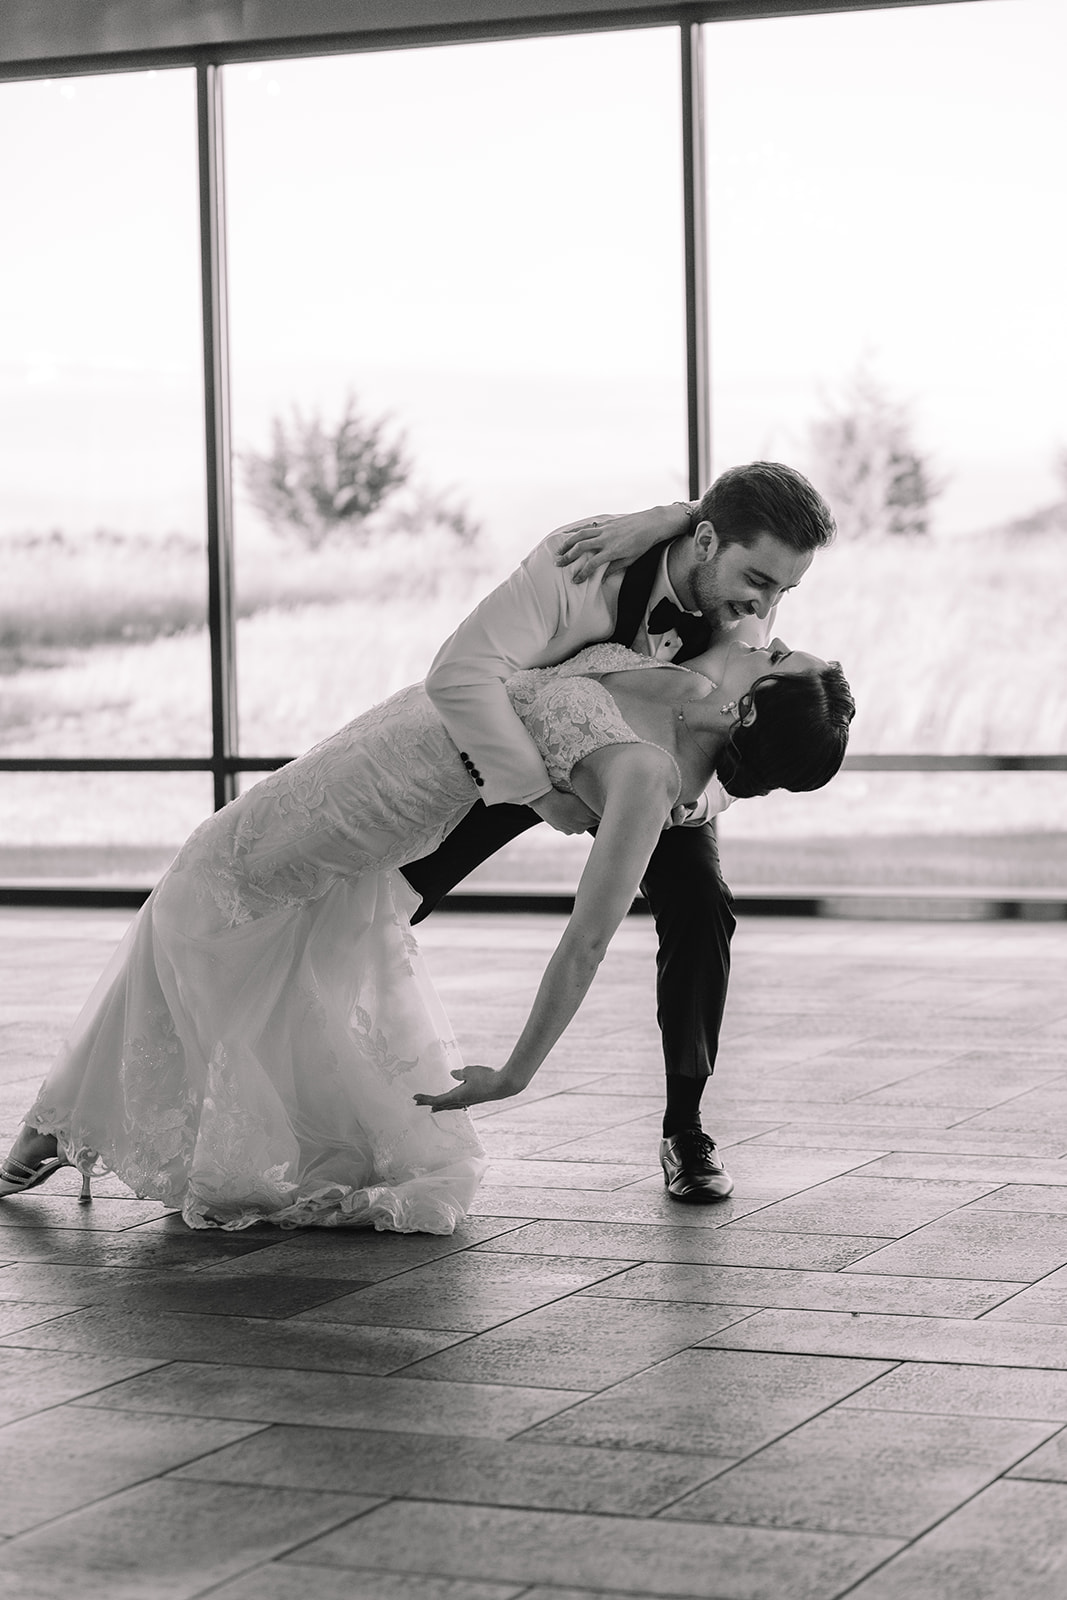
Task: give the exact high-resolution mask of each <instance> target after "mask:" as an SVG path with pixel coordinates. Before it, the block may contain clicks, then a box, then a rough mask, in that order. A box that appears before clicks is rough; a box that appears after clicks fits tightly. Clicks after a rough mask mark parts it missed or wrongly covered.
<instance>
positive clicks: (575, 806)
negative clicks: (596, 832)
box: [529, 789, 600, 833]
mask: <svg viewBox="0 0 1067 1600" xmlns="http://www.w3.org/2000/svg"><path fill="white" fill-rule="evenodd" d="M529 806H530V810H531V811H536V812H537V815H538V816H539V817H540V818H541V821H542V822H547V823H548V825H549V827H550V828H555V829H556V831H557V833H587V832H588V830H589V829H590V828H595V827H596V825H597V823H598V822H599V821H600V818H599V817H598V816H597V814H596V812H595V811H590V809H589V807H588V806H587V805H586V803H585V801H584V800H579V798H578V796H577V795H576V794H564V793H563V790H562V789H549V791H548V793H547V794H543V795H541V797H540V798H539V799H537V800H531V801H530V802H529Z"/></svg>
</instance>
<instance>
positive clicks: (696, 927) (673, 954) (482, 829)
mask: <svg viewBox="0 0 1067 1600" xmlns="http://www.w3.org/2000/svg"><path fill="white" fill-rule="evenodd" d="M540 820H541V819H540V818H539V817H538V815H537V813H536V812H535V811H531V810H530V808H529V807H528V806H512V805H500V806H484V805H483V804H482V803H481V801H480V800H479V801H478V802H477V804H476V805H475V806H474V807H473V809H472V810H471V811H469V812H468V813H467V815H466V816H465V817H464V819H463V821H462V822H461V823H460V824H459V826H458V827H456V828H454V829H453V830H452V832H451V833H450V834H449V835H448V838H447V839H446V840H445V841H444V843H443V844H441V845H439V846H438V848H437V849H436V850H435V851H434V853H433V855H431V856H424V857H423V859H422V860H421V861H413V862H411V863H410V864H409V865H408V866H406V867H402V868H401V871H402V872H403V874H404V876H405V878H406V879H407V880H408V882H409V883H410V884H411V887H412V888H413V889H414V890H415V891H416V893H417V894H420V895H421V896H422V905H421V906H420V907H419V909H418V911H416V913H415V915H414V917H413V918H412V921H413V922H421V921H422V919H423V917H425V916H428V915H429V913H430V912H431V911H432V910H433V909H434V907H435V906H436V905H437V903H438V901H439V900H441V899H442V898H443V897H444V896H445V895H446V894H447V893H448V892H449V890H450V889H454V888H455V886H456V884H457V883H460V882H461V881H462V880H463V879H464V878H465V877H466V876H467V874H468V873H469V872H473V871H474V868H475V867H477V866H480V865H481V863H482V862H483V861H487V860H488V859H489V857H490V856H491V855H494V854H495V853H496V851H497V850H499V849H500V848H501V847H502V846H503V845H505V844H507V843H508V841H509V840H511V839H514V838H517V837H518V835H519V834H520V833H524V832H525V831H526V829H527V828H532V827H533V826H534V824H535V823H537V822H539V821H540ZM641 892H642V894H643V895H644V896H645V899H646V900H647V901H648V903H649V906H650V908H651V911H652V915H653V917H654V919H655V924H656V933H657V935H658V937H659V953H658V955H657V957H656V1019H657V1021H658V1022H659V1026H660V1032H661V1034H662V1036H663V1059H664V1064H665V1066H666V1070H667V1072H668V1073H677V1074H679V1075H680V1076H681V1077H684V1078H707V1077H709V1076H710V1074H711V1072H712V1071H713V1070H714V1067H715V1054H716V1051H717V1050H718V1045H719V1028H720V1025H721V1023H722V1013H723V1007H724V1006H725V1004H726V986H727V983H728V982H729V977H730V938H731V936H732V934H733V931H734V927H735V925H736V923H735V918H734V913H733V897H732V895H731V894H730V891H729V889H728V888H727V887H726V885H725V883H724V882H723V879H722V871H721V868H720V866H719V848H718V845H717V843H716V840H715V830H714V829H713V828H712V827H711V826H710V825H708V824H705V825H704V826H703V827H701V828H668V829H667V831H666V833H664V834H663V835H662V836H661V838H660V841H659V843H658V844H657V846H656V848H655V850H654V851H653V853H652V859H651V861H650V862H649V864H648V870H647V871H646V873H645V876H644V878H643V880H642V883H641Z"/></svg>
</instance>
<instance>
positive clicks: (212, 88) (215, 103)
mask: <svg viewBox="0 0 1067 1600" xmlns="http://www.w3.org/2000/svg"><path fill="white" fill-rule="evenodd" d="M196 103H197V144H198V150H199V176H200V270H201V293H202V302H203V330H204V444H205V451H206V465H207V556H208V630H209V634H210V642H211V759H212V772H213V776H214V791H215V808H216V810H218V809H219V807H221V806H224V805H226V804H227V802H228V801H230V800H232V799H233V798H234V795H235V794H236V792H237V779H236V775H235V774H234V772H233V771H231V770H230V767H229V762H230V758H232V757H233V756H234V755H235V754H236V752H237V675H236V638H235V627H234V604H233V486H232V482H231V453H230V369H229V327H228V307H227V298H226V205H225V173H224V167H223V145H222V69H221V68H220V67H218V66H216V65H215V64H214V63H211V62H201V63H199V64H198V66H197V69H196Z"/></svg>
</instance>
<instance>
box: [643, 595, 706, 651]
mask: <svg viewBox="0 0 1067 1600" xmlns="http://www.w3.org/2000/svg"><path fill="white" fill-rule="evenodd" d="M672 628H673V629H674V631H675V633H676V634H677V635H678V637H679V638H680V639H681V641H682V648H681V649H680V650H679V652H678V654H677V655H676V656H675V658H674V659H675V660H676V661H688V660H689V659H690V657H691V656H698V655H700V653H701V651H702V650H706V649H707V647H708V645H709V644H710V643H711V626H710V624H709V623H707V622H705V621H704V618H703V617H695V616H694V615H693V613H692V612H691V611H679V609H678V607H677V606H676V605H675V604H674V601H673V600H661V601H660V602H659V604H658V605H656V606H653V607H652V610H651V611H650V612H649V614H648V631H649V633H669V632H670V631H671V629H672Z"/></svg>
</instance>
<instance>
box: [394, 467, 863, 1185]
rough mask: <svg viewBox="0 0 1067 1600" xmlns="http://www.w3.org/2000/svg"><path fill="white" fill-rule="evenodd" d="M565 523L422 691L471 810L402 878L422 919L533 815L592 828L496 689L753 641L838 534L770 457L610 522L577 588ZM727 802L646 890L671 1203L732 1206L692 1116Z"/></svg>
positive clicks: (699, 1080) (716, 977) (686, 835)
mask: <svg viewBox="0 0 1067 1600" xmlns="http://www.w3.org/2000/svg"><path fill="white" fill-rule="evenodd" d="M602 520H603V519H602ZM574 526H575V525H572V528H571V529H564V530H561V531H558V532H556V533H553V534H550V535H549V537H548V538H547V539H545V540H544V541H543V542H542V543H541V544H539V545H538V546H537V548H536V549H535V550H533V551H532V553H531V554H530V555H529V556H528V557H527V558H526V560H525V561H524V562H523V563H522V565H521V566H520V567H519V568H518V570H517V571H515V572H514V573H512V575H511V577H510V578H508V579H507V581H506V582H504V583H503V584H501V585H500V587H499V588H498V589H496V590H494V591H493V593H492V594H490V595H489V596H488V597H487V598H486V599H485V600H483V601H482V602H481V604H480V605H479V606H477V607H476V609H475V610H474V611H473V612H472V613H471V615H470V616H469V617H468V618H467V619H466V621H465V622H462V623H461V624H460V626H459V627H458V628H457V630H456V632H455V633H454V634H453V635H452V637H451V639H449V640H448V641H447V642H446V643H445V644H444V645H443V647H442V648H441V650H440V651H439V652H438V654H437V657H436V659H435V660H434V663H433V666H432V668H431V670H430V674H429V677H428V678H427V680H426V687H427V690H428V692H429V695H430V699H431V700H432V701H433V703H434V705H435V706H436V708H437V710H438V712H439V713H440V715H441V717H442V719H443V720H444V723H445V726H446V727H447V728H448V731H449V733H450V734H451V736H452V738H453V739H454V740H455V742H456V744H457V745H458V747H459V749H460V752H461V755H462V758H463V760H464V762H465V763H466V765H467V768H468V771H469V772H470V774H471V776H472V777H473V779H474V781H475V783H476V784H477V786H478V788H479V790H480V792H481V802H480V803H478V804H476V805H475V806H474V808H473V809H472V810H471V811H470V812H469V813H468V814H467V816H466V817H465V818H464V819H463V821H462V822H461V823H460V824H459V825H458V827H456V828H455V829H454V831H453V832H452V833H451V834H450V835H449V836H448V838H447V839H446V840H445V841H444V843H443V844H442V845H440V847H439V848H438V849H437V850H436V851H435V852H434V853H433V855H430V856H426V857H425V858H424V859H423V860H422V861H416V862H413V863H411V864H410V865H409V866H406V867H404V868H402V869H401V870H402V871H403V873H404V876H405V877H406V878H407V879H408V881H409V883H410V884H411V886H412V888H413V889H415V891H416V892H417V893H418V894H420V895H421V896H422V905H421V906H420V908H419V910H418V912H417V913H416V915H415V917H414V918H413V919H412V920H413V921H415V922H417V921H419V920H420V919H421V918H422V917H424V916H426V915H428V913H429V912H430V911H432V910H433V908H434V906H435V905H436V904H437V903H438V901H439V900H440V899H441V898H442V896H444V895H445V894H447V893H448V891H449V890H450V889H452V888H453V887H454V886H455V885H456V884H457V883H459V882H460V881H461V880H462V879H463V878H465V877H466V876H467V874H468V873H469V872H471V871H473V869H474V868H475V867H477V866H479V865H480V864H481V862H483V861H485V860H487V859H488V857H489V856H491V855H493V854H494V853H495V851H497V850H499V849H500V848H501V846H503V845H505V844H507V843H508V841H509V840H511V839H514V838H515V837H516V836H517V835H518V834H520V833H522V832H523V831H524V830H525V829H527V828H530V827H533V826H534V824H535V823H536V822H538V821H539V820H543V821H545V822H548V823H549V824H550V825H551V826H552V827H554V828H557V829H558V830H559V831H560V832H562V833H579V832H582V831H584V830H585V829H587V828H588V827H590V826H591V825H592V824H595V822H596V818H595V817H594V816H593V814H592V813H591V812H590V811H589V810H588V809H587V808H586V807H585V805H584V804H583V803H582V801H581V800H579V799H578V798H577V796H575V795H567V794H563V793H562V792H561V791H560V790H558V789H554V788H553V787H552V785H551V781H550V779H549V776H548V773H547V771H546V769H545V765H544V762H543V761H542V759H541V756H540V755H539V753H538V751H537V749H536V747H535V745H534V743H533V741H532V740H531V738H530V736H529V734H528V733H527V732H526V730H525V728H524V727H523V725H522V723H521V722H520V720H519V718H518V716H517V715H516V714H515V712H514V711H513V710H512V708H511V704H510V701H509V700H508V696H507V693H506V691H505V689H504V681H505V679H507V678H508V677H510V676H511V674H512V673H513V672H517V671H519V670H520V669H522V668H526V667H545V666H552V665H554V664H555V663H556V662H559V661H563V660H565V659H566V658H567V657H568V656H572V655H574V654H575V652H576V651H578V650H580V649H582V647H583V646H585V645H588V644H595V643H598V642H600V641H602V640H613V641H615V642H616V643H619V644H624V645H629V646H630V647H631V648H632V649H634V650H637V651H639V652H640V653H642V654H644V655H648V656H649V657H651V658H653V659H656V660H659V661H678V662H681V661H686V660H688V659H690V658H691V657H692V656H696V655H699V654H700V653H701V651H703V650H705V649H707V648H708V646H709V645H710V644H713V643H714V642H715V641H716V640H718V639H720V638H722V637H724V636H729V637H731V638H734V639H739V640H744V641H745V642H746V643H749V644H764V643H766V641H767V638H768V637H769V634H770V631H771V627H770V625H771V622H772V620H773V612H774V609H775V607H776V606H777V603H778V601H779V600H780V599H781V597H782V595H783V594H785V593H786V591H787V590H789V589H792V588H794V587H795V585H796V584H797V583H799V581H800V579H801V578H802V577H803V576H804V573H805V572H806V571H807V569H808V567H809V566H810V565H811V562H812V560H813V558H814V554H815V552H816V551H817V550H821V549H822V548H823V547H824V546H825V545H828V544H829V543H830V541H831V540H832V539H833V537H834V532H835V528H834V520H833V517H832V515H831V513H830V510H829V507H828V506H827V505H826V503H825V501H824V500H823V499H822V498H821V497H820V496H819V495H818V494H817V493H816V491H815V490H814V489H813V488H812V486H811V484H810V483H808V481H807V479H806V478H803V477H802V476H801V475H800V473H799V472H796V471H794V470H793V469H792V468H791V467H785V466H780V465H778V464H777V463H775V462H764V461H757V462H753V463H751V464H750V465H748V466H744V467H733V468H731V469H730V470H729V471H728V472H724V473H723V474H722V475H721V477H719V478H717V479H716V481H715V482H714V483H713V484H712V486H711V488H710V489H709V490H708V491H707V493H706V494H705V495H704V497H703V499H702V500H701V501H700V502H699V503H698V504H697V505H696V506H695V507H692V506H687V505H676V506H669V507H658V508H656V509H655V510H654V511H650V512H645V513H639V514H637V515H635V516H631V517H626V518H621V519H618V523H617V525H616V527H613V529H612V531H611V533H610V534H609V535H608V536H607V538H606V556H605V564H602V565H600V566H599V567H597V569H596V570H595V571H593V572H591V573H590V574H589V575H588V576H587V577H586V578H585V579H584V581H581V582H575V581H573V580H572V579H571V577H570V576H569V575H568V574H567V573H566V572H565V570H563V568H562V566H561V565H560V546H561V545H562V544H565V543H567V542H568V534H569V533H572V532H573V528H574ZM586 526H589V525H588V524H586ZM635 557H636V559H635ZM731 799H732V796H730V795H728V794H726V792H725V791H724V790H722V789H721V787H720V786H719V785H718V783H717V781H715V780H713V782H712V785H711V788H710V789H709V792H708V793H707V794H706V795H705V796H704V797H703V799H702V800H701V801H700V802H698V805H697V807H696V808H691V810H690V813H689V814H688V815H686V816H685V817H680V818H678V819H677V820H678V821H679V822H681V824H682V825H680V826H674V827H671V828H668V829H667V830H666V831H665V832H664V833H663V834H662V835H661V837H660V841H659V843H658V845H657V846H656V849H655V851H654V852H653V855H652V859H651V861H650V862H649V865H648V871H647V873H646V875H645V878H644V880H643V881H642V884H641V891H642V893H643V894H644V896H645V898H646V900H647V901H648V903H649V906H650V908H651V910H652V914H653V917H654V919H655V926H656V933H657V936H658V940H659V953H658V957H657V990H656V994H657V1020H658V1022H659V1027H660V1032H661V1035H662V1040H663V1056H664V1064H665V1066H666V1075H667V1082H666V1109H665V1111H664V1117H663V1140H662V1143H661V1145H660V1162H661V1164H662V1167H663V1174H664V1181H665V1183H666V1186H667V1193H668V1194H669V1195H670V1197H671V1198H672V1199H673V1200H679V1201H684V1202H687V1203H690V1204H694V1203H695V1204H706V1203H708V1202H711V1201H715V1200H722V1199H725V1197H726V1196H727V1195H728V1194H729V1193H730V1191H731V1189H732V1188H733V1180H732V1179H731V1177H730V1176H729V1174H728V1173H727V1172H726V1170H725V1168H724V1167H723V1164H722V1160H721V1158H720V1156H719V1153H718V1150H717V1148H716V1145H715V1141H714V1140H713V1139H712V1138H710V1137H709V1136H708V1135H707V1134H705V1133H704V1132H703V1131H702V1129H701V1123H700V1097H701V1094H702V1092H703V1089H704V1085H705V1083H706V1082H707V1079H708V1078H709V1077H710V1075H711V1073H712V1070H713V1068H714V1065H715V1056H716V1051H717V1049H718V1041H719V1027H720V1024H721V1022H722V1014H723V1007H724V1005H725V1002H726V988H727V983H728V980H729V973H730V939H731V936H732V934H733V931H734V926H735V919H734V914H733V910H732V898H731V895H730V891H729V889H728V888H727V887H726V884H725V883H724V882H723V878H722V873H721V870H720V867H719V854H718V848H717V845H716V841H715V833H714V829H713V828H712V827H711V825H710V821H709V819H710V817H711V816H712V815H713V814H714V813H715V812H718V811H722V810H724V809H725V807H726V806H727V805H729V804H730V801H731Z"/></svg>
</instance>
